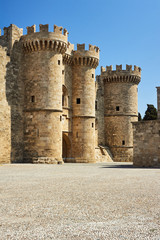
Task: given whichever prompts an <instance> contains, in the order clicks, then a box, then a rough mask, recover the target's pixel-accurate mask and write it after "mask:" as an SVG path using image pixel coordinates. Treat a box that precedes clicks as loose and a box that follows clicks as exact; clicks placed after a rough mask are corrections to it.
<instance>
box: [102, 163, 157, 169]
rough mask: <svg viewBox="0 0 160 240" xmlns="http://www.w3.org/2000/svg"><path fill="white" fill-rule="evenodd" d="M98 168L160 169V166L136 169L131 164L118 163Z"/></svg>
mask: <svg viewBox="0 0 160 240" xmlns="http://www.w3.org/2000/svg"><path fill="white" fill-rule="evenodd" d="M100 168H122V169H160V166H158V167H136V166H133V164H132V163H130V164H128V163H123V164H121V163H120V164H118V163H112V164H106V165H103V166H101V167H100Z"/></svg>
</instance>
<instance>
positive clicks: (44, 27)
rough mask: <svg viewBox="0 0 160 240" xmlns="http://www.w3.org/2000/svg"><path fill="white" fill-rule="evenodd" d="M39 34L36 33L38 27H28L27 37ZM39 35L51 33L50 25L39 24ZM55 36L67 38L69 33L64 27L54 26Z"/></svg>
mask: <svg viewBox="0 0 160 240" xmlns="http://www.w3.org/2000/svg"><path fill="white" fill-rule="evenodd" d="M33 33H38V32H36V25H35V24H34V25H32V26H31V27H29V26H28V27H27V35H30V34H33ZM39 33H49V24H39ZM50 33H54V34H55V35H57V34H58V35H63V36H65V37H68V31H67V30H66V29H65V28H63V27H58V26H57V25H54V27H53V32H50Z"/></svg>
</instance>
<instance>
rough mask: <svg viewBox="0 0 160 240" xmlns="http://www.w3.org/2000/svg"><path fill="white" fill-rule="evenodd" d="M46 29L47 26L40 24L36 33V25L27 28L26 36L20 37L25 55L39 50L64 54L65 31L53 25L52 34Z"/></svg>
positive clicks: (65, 46) (66, 36)
mask: <svg viewBox="0 0 160 240" xmlns="http://www.w3.org/2000/svg"><path fill="white" fill-rule="evenodd" d="M48 27H49V26H48V24H45V25H43V24H40V25H39V29H40V31H39V32H36V25H33V26H31V27H27V35H24V36H22V37H21V40H22V42H23V49H24V52H25V53H28V52H33V51H40V50H54V51H57V52H60V53H65V51H66V50H67V42H68V32H67V30H66V29H65V28H64V29H63V28H62V27H58V26H56V25H54V32H49V30H48Z"/></svg>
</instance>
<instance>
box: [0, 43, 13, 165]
mask: <svg viewBox="0 0 160 240" xmlns="http://www.w3.org/2000/svg"><path fill="white" fill-rule="evenodd" d="M9 60H10V58H9V57H8V56H7V55H6V49H5V48H3V47H1V46H0V163H9V162H10V154H11V119H10V115H11V108H10V106H9V104H8V102H7V98H6V70H7V68H6V66H7V64H8V62H9Z"/></svg>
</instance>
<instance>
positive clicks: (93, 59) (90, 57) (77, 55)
mask: <svg viewBox="0 0 160 240" xmlns="http://www.w3.org/2000/svg"><path fill="white" fill-rule="evenodd" d="M73 64H74V65H82V66H91V67H93V68H96V67H97V66H98V64H99V48H98V47H96V46H93V45H91V44H89V49H88V50H86V49H85V44H84V43H83V44H77V50H76V51H73Z"/></svg>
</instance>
